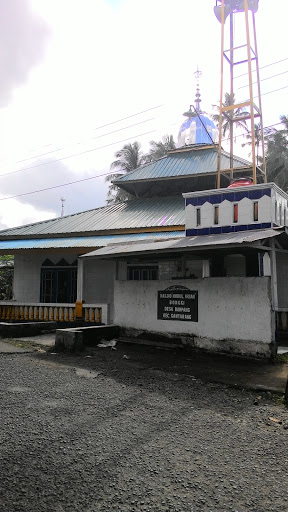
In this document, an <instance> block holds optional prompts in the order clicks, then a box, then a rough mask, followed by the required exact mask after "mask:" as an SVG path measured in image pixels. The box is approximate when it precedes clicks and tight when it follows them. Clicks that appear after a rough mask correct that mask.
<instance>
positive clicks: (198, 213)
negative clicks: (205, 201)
mask: <svg viewBox="0 0 288 512" xmlns="http://www.w3.org/2000/svg"><path fill="white" fill-rule="evenodd" d="M196 226H201V208H196Z"/></svg>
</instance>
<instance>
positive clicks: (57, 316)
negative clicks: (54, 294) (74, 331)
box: [55, 306, 59, 322]
mask: <svg viewBox="0 0 288 512" xmlns="http://www.w3.org/2000/svg"><path fill="white" fill-rule="evenodd" d="M55 321H56V322H59V307H58V306H56V316H55Z"/></svg>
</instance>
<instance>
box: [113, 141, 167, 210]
mask: <svg viewBox="0 0 288 512" xmlns="http://www.w3.org/2000/svg"><path fill="white" fill-rule="evenodd" d="M150 148H151V149H150V151H149V153H148V154H147V155H144V154H143V153H142V151H141V145H140V144H139V142H137V141H136V142H133V144H125V145H124V146H123V148H122V149H120V150H119V151H116V153H115V157H116V160H114V162H112V164H111V165H110V170H111V171H112V170H118V171H121V172H122V174H119V173H115V172H114V173H111V174H109V175H108V176H106V178H105V181H107V182H110V185H109V190H108V194H107V203H108V204H111V203H116V202H120V201H129V199H133V198H134V196H132V195H131V194H129V193H128V192H125V191H124V190H121V189H120V188H118V186H117V185H114V184H113V183H111V181H113V180H116V179H117V178H120V177H121V176H123V175H125V174H127V173H128V172H131V171H134V169H137V168H138V167H140V166H141V165H143V164H145V163H149V162H155V161H156V160H158V159H159V158H162V157H163V156H166V155H167V153H168V151H170V150H171V149H175V148H176V144H175V142H174V139H173V135H164V137H162V141H158V142H156V141H154V140H152V141H150Z"/></svg>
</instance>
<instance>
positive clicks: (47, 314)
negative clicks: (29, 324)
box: [45, 306, 50, 322]
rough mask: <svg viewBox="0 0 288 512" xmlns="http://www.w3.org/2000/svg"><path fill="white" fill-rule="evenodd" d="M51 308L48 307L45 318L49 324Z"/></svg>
mask: <svg viewBox="0 0 288 512" xmlns="http://www.w3.org/2000/svg"><path fill="white" fill-rule="evenodd" d="M49 309H50V308H49V306H46V316H45V321H46V322H49Z"/></svg>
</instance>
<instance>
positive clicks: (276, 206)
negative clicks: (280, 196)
mask: <svg viewBox="0 0 288 512" xmlns="http://www.w3.org/2000/svg"><path fill="white" fill-rule="evenodd" d="M277 216H278V204H277V201H275V222H277Z"/></svg>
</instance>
